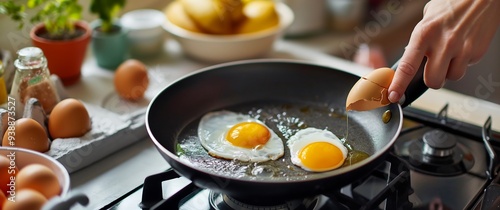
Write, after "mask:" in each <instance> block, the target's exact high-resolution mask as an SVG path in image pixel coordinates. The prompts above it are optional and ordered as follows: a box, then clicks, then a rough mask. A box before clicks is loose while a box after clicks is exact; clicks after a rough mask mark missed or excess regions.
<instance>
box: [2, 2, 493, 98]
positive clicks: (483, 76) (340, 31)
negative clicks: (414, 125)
mask: <svg viewBox="0 0 500 210" xmlns="http://www.w3.org/2000/svg"><path fill="white" fill-rule="evenodd" d="M282 1H283V2H285V3H287V4H288V5H289V6H290V7H291V8H292V10H293V11H294V13H295V21H294V23H293V24H292V26H291V27H290V28H289V29H288V31H287V33H286V36H285V40H287V41H290V42H295V43H299V44H304V45H307V46H310V47H313V48H315V49H317V50H320V51H323V52H325V53H328V54H331V55H334V56H338V57H342V58H346V59H350V60H352V59H354V58H356V59H367V57H366V54H361V55H362V56H361V58H360V57H356V52H357V51H358V49H359V48H360V46H362V47H361V48H362V49H368V50H370V51H369V52H371V54H369V55H370V56H382V57H383V58H385V60H384V61H385V63H382V64H386V65H389V66H390V65H391V64H392V63H393V62H395V61H396V60H397V59H398V58H399V57H400V56H401V54H402V52H403V49H404V46H405V45H406V43H407V41H408V38H409V35H410V33H411V31H412V29H413V26H414V25H415V24H416V23H417V22H418V21H419V20H420V19H421V17H422V9H423V7H424V6H425V3H426V2H427V1H421V0H282ZM79 2H80V3H81V4H82V5H89V4H90V0H80V1H79ZM169 2H170V1H161V0H141V1H132V0H130V1H127V3H126V6H125V8H124V10H123V11H122V14H124V13H126V12H129V11H131V10H135V9H157V10H163V9H164V8H165V7H166V6H167V4H168V3H169ZM84 10H85V11H84V19H85V20H88V21H92V20H94V19H96V16H94V15H91V14H90V12H89V11H88V9H87V8H84ZM31 27H32V26H30V25H26V26H25V27H24V28H23V29H21V30H19V29H17V23H14V22H13V21H11V20H10V19H9V18H8V17H5V16H0V28H1V29H0V49H1V50H8V51H9V52H11V54H12V55H15V52H16V51H17V50H19V49H21V48H22V47H25V46H30V45H31V41H30V39H29V35H28V34H29V29H30V28H31ZM167 39H168V37H167ZM88 51H90V50H88ZM499 55H500V34H499V33H498V32H497V34H496V36H495V38H494V40H493V42H492V43H491V45H490V48H489V51H488V52H487V54H486V55H485V56H484V58H483V59H482V60H481V62H479V63H478V64H476V65H474V66H471V67H470V68H469V71H468V72H467V74H466V76H465V77H464V78H463V79H462V80H460V81H457V82H447V84H446V86H445V88H448V89H451V90H455V91H458V92H461V93H464V94H467V95H470V96H473V97H477V98H481V99H484V100H488V101H491V102H494V103H496V104H500V59H498V57H499ZM382 64H380V63H377V64H374V66H377V65H382Z"/></svg>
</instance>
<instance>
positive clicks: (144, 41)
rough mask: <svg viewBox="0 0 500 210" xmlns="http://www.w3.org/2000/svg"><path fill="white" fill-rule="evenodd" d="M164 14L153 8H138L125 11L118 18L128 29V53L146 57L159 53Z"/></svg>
mask: <svg viewBox="0 0 500 210" xmlns="http://www.w3.org/2000/svg"><path fill="white" fill-rule="evenodd" d="M164 22H165V15H164V14H163V13H162V12H160V11H158V10H154V9H140V10H133V11H130V12H128V13H125V14H124V15H123V16H122V18H121V19H120V23H121V25H122V26H123V28H126V29H127V30H128V31H129V34H128V39H129V46H130V55H131V56H132V57H134V58H139V59H140V58H147V57H152V56H155V55H158V54H161V52H162V50H163V45H164V41H165V35H166V33H165V31H164V30H163V28H162V27H163V24H164Z"/></svg>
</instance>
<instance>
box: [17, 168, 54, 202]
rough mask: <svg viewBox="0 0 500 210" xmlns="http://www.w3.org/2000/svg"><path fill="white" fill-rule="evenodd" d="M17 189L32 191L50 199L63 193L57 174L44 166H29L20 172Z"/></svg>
mask: <svg viewBox="0 0 500 210" xmlns="http://www.w3.org/2000/svg"><path fill="white" fill-rule="evenodd" d="M16 188H17V189H18V190H22V189H32V190H35V191H37V192H40V193H41V194H42V195H43V196H44V197H45V198H47V199H50V198H52V197H54V196H56V195H59V193H61V185H60V184H59V180H58V179H57V176H56V174H55V173H54V172H53V171H52V170H51V169H50V168H48V167H47V166H44V165H42V164H36V163H33V164H29V165H27V166H24V167H23V168H21V170H19V173H18V174H17V176H16Z"/></svg>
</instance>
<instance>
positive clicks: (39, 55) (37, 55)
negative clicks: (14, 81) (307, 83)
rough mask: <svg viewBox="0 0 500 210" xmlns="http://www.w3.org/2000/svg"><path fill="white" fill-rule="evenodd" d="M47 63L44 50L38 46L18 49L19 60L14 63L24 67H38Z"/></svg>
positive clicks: (21, 67)
mask: <svg viewBox="0 0 500 210" xmlns="http://www.w3.org/2000/svg"><path fill="white" fill-rule="evenodd" d="M45 64H46V60H45V56H44V55H43V51H42V50H41V49H40V48H38V47H25V48H23V49H21V50H19V51H17V60H16V61H15V62H14V65H15V66H16V67H17V68H19V69H23V68H26V67H33V68H38V67H40V66H43V65H45Z"/></svg>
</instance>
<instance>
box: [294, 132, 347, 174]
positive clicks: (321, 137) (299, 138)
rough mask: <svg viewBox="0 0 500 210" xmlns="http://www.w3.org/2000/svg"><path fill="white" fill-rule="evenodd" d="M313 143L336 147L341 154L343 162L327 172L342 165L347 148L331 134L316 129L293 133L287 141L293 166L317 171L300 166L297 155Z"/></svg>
mask: <svg viewBox="0 0 500 210" xmlns="http://www.w3.org/2000/svg"><path fill="white" fill-rule="evenodd" d="M314 142H328V143H331V144H333V145H334V146H336V147H338V148H339V149H340V151H341V152H342V156H343V160H342V161H341V162H340V163H339V164H337V165H335V166H334V167H332V168H329V169H327V170H333V169H336V168H338V167H340V166H342V164H343V163H344V161H345V159H346V157H347V152H348V151H347V148H346V147H345V146H344V144H342V141H341V140H340V139H339V138H338V137H337V136H336V135H335V134H333V133H332V132H330V131H328V130H321V129H318V128H306V129H303V130H300V131H298V132H297V133H295V134H294V135H293V136H291V137H290V139H289V140H288V141H287V146H288V148H289V150H290V155H291V158H290V159H291V161H292V163H293V164H295V165H297V166H299V167H301V168H302V169H304V170H307V171H318V170H314V169H311V168H308V167H306V166H304V164H302V162H301V160H300V158H299V153H300V151H301V150H302V149H303V148H304V147H306V146H307V145H309V144H311V143H314ZM327 170H323V171H327Z"/></svg>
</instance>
